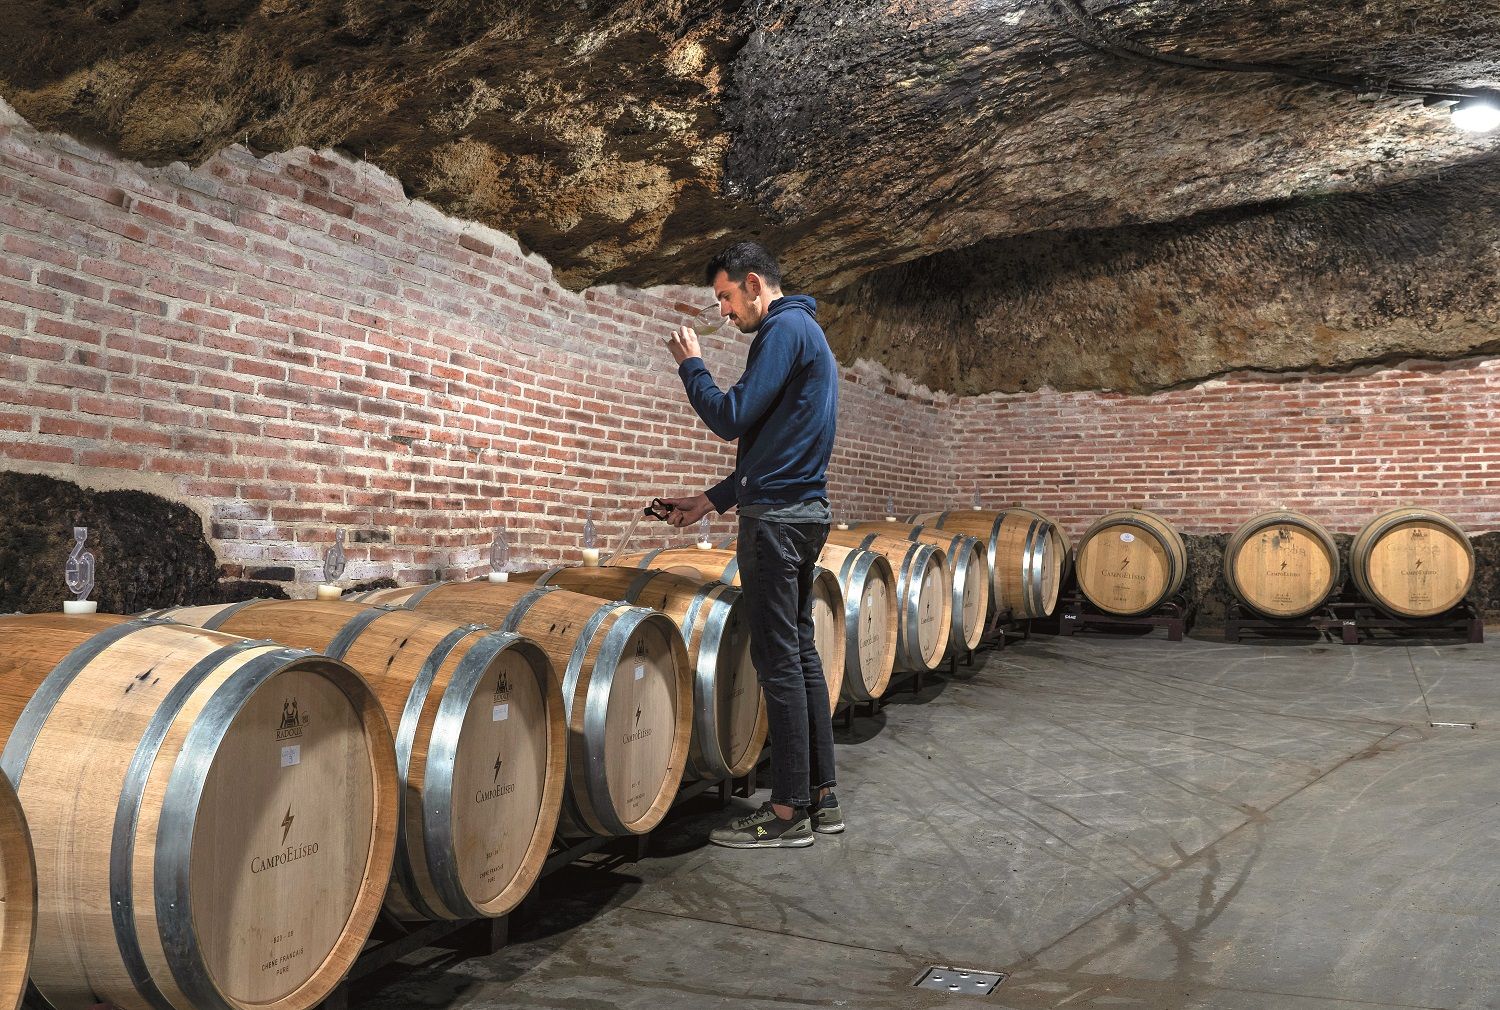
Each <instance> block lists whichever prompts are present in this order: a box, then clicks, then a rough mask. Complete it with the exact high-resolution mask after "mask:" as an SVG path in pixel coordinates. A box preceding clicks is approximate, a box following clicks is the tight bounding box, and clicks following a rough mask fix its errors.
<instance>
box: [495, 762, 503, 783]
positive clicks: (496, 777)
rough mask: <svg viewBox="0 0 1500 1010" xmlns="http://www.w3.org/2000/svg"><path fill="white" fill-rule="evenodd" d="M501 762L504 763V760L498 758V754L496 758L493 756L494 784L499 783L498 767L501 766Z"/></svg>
mask: <svg viewBox="0 0 1500 1010" xmlns="http://www.w3.org/2000/svg"><path fill="white" fill-rule="evenodd" d="M503 764H505V762H504V761H503V760H501V759H500V758H499V757H498V756H497V757H496V758H495V784H496V785H499V783H500V767H501V766H502V765H503Z"/></svg>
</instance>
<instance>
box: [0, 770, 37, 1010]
mask: <svg viewBox="0 0 1500 1010" xmlns="http://www.w3.org/2000/svg"><path fill="white" fill-rule="evenodd" d="M35 939H36V862H35V859H34V858H33V856H32V852H31V829H30V828H29V827H27V825H26V814H25V812H24V811H22V810H21V801H20V800H19V799H17V798H16V791H15V789H14V788H13V787H12V786H11V784H10V779H8V778H6V777H5V776H4V775H0V1007H3V1008H4V1010H19V1008H20V1006H21V1000H22V999H23V998H24V997H25V995H26V969H27V968H28V967H29V966H30V964H31V947H32V944H33V942H34V941H35Z"/></svg>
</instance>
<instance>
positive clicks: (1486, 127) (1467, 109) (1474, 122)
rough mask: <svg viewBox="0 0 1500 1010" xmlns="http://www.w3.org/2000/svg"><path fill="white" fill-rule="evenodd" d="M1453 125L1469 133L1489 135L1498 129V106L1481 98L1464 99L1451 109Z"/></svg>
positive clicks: (1499, 121)
mask: <svg viewBox="0 0 1500 1010" xmlns="http://www.w3.org/2000/svg"><path fill="white" fill-rule="evenodd" d="M1453 125H1454V126H1456V127H1458V128H1459V129H1460V130H1468V131H1469V132H1470V133H1489V132H1490V131H1491V130H1493V129H1495V128H1496V127H1500V106H1497V105H1496V104H1495V103H1494V102H1492V101H1487V100H1485V99H1483V98H1466V99H1464V100H1463V101H1462V102H1459V103H1458V104H1457V105H1455V106H1454V107H1453Z"/></svg>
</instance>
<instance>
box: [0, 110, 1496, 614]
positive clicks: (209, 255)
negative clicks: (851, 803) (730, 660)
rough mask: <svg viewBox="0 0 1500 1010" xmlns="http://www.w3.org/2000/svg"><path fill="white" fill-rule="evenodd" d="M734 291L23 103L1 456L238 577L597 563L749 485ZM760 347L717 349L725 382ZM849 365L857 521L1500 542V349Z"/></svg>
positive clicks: (4, 253) (385, 191) (844, 416)
mask: <svg viewBox="0 0 1500 1010" xmlns="http://www.w3.org/2000/svg"><path fill="white" fill-rule="evenodd" d="M710 300H711V299H710V298H709V296H708V295H707V294H706V293H705V292H704V291H703V290H702V289H686V288H680V289H657V290H653V291H647V292H641V291H632V290H624V289H612V288H611V289H594V290H591V291H588V292H586V293H584V294H575V293H571V292H568V291H566V290H563V289H561V288H560V287H559V286H558V285H557V284H556V283H555V281H554V280H553V278H552V275H551V271H550V270H549V269H548V267H547V265H546V264H545V263H543V262H542V261H540V260H538V259H536V258H535V257H526V256H523V255H522V254H521V252H520V251H519V249H518V248H517V247H516V245H515V243H514V242H513V241H512V240H510V239H509V238H507V237H506V236H504V235H500V234H498V233H495V232H491V231H488V230H486V229H483V228H479V227H477V226H474V225H469V224H465V223H463V222H460V221H456V220H452V219H449V218H445V217H443V216H442V215H440V214H438V213H437V212H435V211H434V210H432V209H431V208H429V207H426V206H424V205H421V204H414V203H411V202H409V201H407V200H406V198H405V197H404V195H403V194H402V192H401V189H400V187H399V186H398V185H397V184H396V183H395V182H394V181H392V180H391V179H389V178H387V177H386V176H384V175H382V174H381V173H380V172H378V171H377V170H374V169H372V168H370V167H369V166H366V165H363V164H359V163H354V162H350V161H347V160H345V159H342V158H339V157H335V156H328V155H318V154H313V153H310V152H307V151H299V152H294V153H292V154H288V155H284V156H277V157H272V158H266V159H256V158H254V157H252V156H251V155H250V154H248V153H247V152H245V151H242V150H232V151H227V152H224V153H223V154H221V155H219V156H217V157H215V158H214V159H213V160H211V161H210V162H209V163H207V164H205V165H203V166H201V167H199V168H197V169H194V170H191V171H189V170H187V169H185V168H183V167H182V166H180V165H179V166H172V167H169V168H166V169H159V170H158V169H143V168H141V167H139V166H135V165H131V164H125V163H122V162H119V161H116V160H114V159H112V158H110V157H108V156H106V155H102V154H100V153H98V152H95V151H92V150H90V149H88V148H85V147H83V146H82V145H80V144H77V143H76V142H73V141H71V140H68V139H66V138H57V137H46V138H43V137H39V136H37V135H36V134H35V133H34V132H32V131H31V130H30V128H29V127H27V126H25V124H23V123H20V122H19V120H17V119H15V118H14V115H13V113H11V112H10V110H9V109H7V108H5V107H4V106H3V105H0V468H9V469H23V470H35V471H43V472H48V473H53V474H56V475H59V476H64V477H68V478H70V479H74V480H79V481H81V482H83V483H90V484H100V483H108V484H110V485H111V486H140V487H143V488H145V489H147V490H156V491H159V492H163V491H164V492H165V493H167V494H169V495H171V496H173V497H176V498H178V499H180V500H183V501H187V502H188V503H190V504H192V505H194V506H195V507H196V508H198V509H199V511H200V512H201V513H202V514H203V515H204V516H205V519H206V521H207V522H208V525H209V528H210V531H211V533H212V537H213V542H214V546H215V548H216V550H217V551H218V552H219V555H220V558H221V560H223V561H224V562H226V564H228V565H230V566H238V567H237V568H236V569H235V571H236V573H238V571H240V570H243V571H244V572H245V573H254V572H255V571H257V570H259V569H264V568H285V567H290V568H292V569H293V570H294V578H295V581H299V582H302V583H309V582H312V581H316V580H317V579H318V577H319V575H320V558H321V555H322V551H323V549H324V548H325V547H326V545H327V544H328V543H329V541H330V538H331V530H332V528H333V527H335V526H342V527H346V528H348V529H349V531H350V539H351V541H352V542H351V544H350V550H349V555H350V566H349V572H348V577H350V578H354V579H365V578H370V577H376V576H381V575H388V574H392V573H394V574H396V575H398V576H399V577H402V578H404V579H406V580H408V581H410V580H417V579H426V578H429V577H431V576H432V573H433V572H434V571H441V572H442V573H443V574H445V575H447V576H458V575H462V574H472V573H477V572H480V571H483V570H485V569H486V568H487V549H488V545H489V540H490V530H491V529H492V528H493V526H494V525H495V523H496V522H497V521H498V520H499V519H501V518H504V519H505V520H506V521H507V522H508V524H509V526H510V528H511V530H512V532H513V539H514V540H515V541H517V542H518V543H517V547H518V549H521V550H527V551H531V552H534V553H536V554H537V555H538V556H539V558H540V559H541V560H544V561H552V560H556V559H558V558H561V557H564V556H569V555H572V553H573V552H574V551H576V548H577V546H578V542H579V536H580V532H581V529H582V525H583V520H584V517H585V516H586V515H587V514H589V512H590V509H591V508H592V509H593V510H594V513H595V515H596V517H597V520H598V522H599V525H600V532H601V533H602V534H604V535H605V538H606V543H609V544H612V543H613V538H614V537H615V536H616V535H617V534H618V533H619V531H620V530H621V529H622V527H623V522H624V520H625V519H626V518H627V513H628V509H630V508H634V507H636V506H637V505H638V503H641V502H643V501H644V500H645V499H647V498H649V497H650V496H651V495H653V494H658V493H669V492H673V491H679V490H680V491H684V492H687V491H693V490H697V489H699V488H701V487H702V486H704V485H705V484H707V483H708V482H710V481H711V480H713V479H716V478H717V477H718V476H719V475H721V474H723V473H725V472H727V470H728V468H729V466H730V465H731V463H730V461H731V459H732V451H731V449H730V447H728V446H726V445H724V444H722V443H719V442H718V441H717V440H716V439H714V438H713V437H712V436H711V435H709V434H708V433H707V432H706V431H705V430H704V429H703V428H702V426H701V425H700V424H699V423H698V422H697V420H696V418H694V417H693V416H692V414H691V412H690V411H689V410H688V408H687V407H686V405H685V402H684V400H683V396H682V392H681V387H680V385H679V384H678V382H677V379H676V376H675V373H674V371H673V369H672V368H671V361H670V357H669V356H668V355H667V354H666V352H665V350H664V349H663V348H662V347H661V345H660V337H661V336H662V335H663V334H664V333H665V332H667V331H668V330H669V329H670V327H671V326H672V325H673V324H675V323H677V322H679V321H681V320H682V319H683V314H684V313H685V312H687V313H691V312H692V311H694V310H696V309H697V308H699V307H701V306H703V305H706V304H707V303H708V301H710ZM743 351H744V341H743V338H741V337H739V336H738V335H737V334H732V332H731V331H724V332H723V333H721V334H720V335H718V336H716V337H713V338H710V339H709V340H708V341H706V348H705V353H706V355H707V358H708V361H709V365H710V367H711V368H713V369H714V370H715V373H716V374H717V375H718V376H719V378H720V381H721V382H722V383H725V384H727V382H729V381H732V379H733V378H735V377H736V376H737V374H738V367H739V364H740V362H741V360H742V358H743ZM845 377H846V381H845V383H844V388H843V409H842V412H841V421H840V440H839V444H838V448H837V451H836V455H835V459H834V465H833V468H832V470H831V474H830V476H831V478H832V481H833V494H834V499H835V507H836V509H837V511H838V512H839V514H841V515H844V516H847V517H850V518H865V517H874V516H878V515H882V514H884V512H885V501H886V498H887V496H888V495H889V496H894V497H895V499H896V503H897V507H898V509H899V510H901V511H916V510H922V509H929V508H939V507H943V506H944V505H947V504H954V505H959V506H963V505H967V504H968V502H969V499H970V497H971V495H972V493H973V491H974V490H975V488H976V486H977V487H978V489H979V490H980V491H981V493H982V494H983V496H984V498H985V500H986V502H987V503H988V504H991V505H995V504H1002V503H1005V502H1009V501H1012V500H1024V501H1027V502H1030V503H1033V504H1036V505H1039V506H1041V507H1044V508H1046V509H1047V510H1049V511H1051V512H1052V513H1054V514H1055V515H1056V517H1057V518H1058V519H1060V520H1062V521H1063V522H1064V523H1065V524H1066V525H1067V526H1068V527H1069V528H1070V530H1072V531H1073V532H1075V533H1077V532H1081V531H1082V529H1083V528H1084V527H1086V526H1087V524H1088V523H1089V522H1090V521H1091V520H1092V519H1093V518H1095V517H1096V516H1098V515H1099V514H1101V513H1102V512H1104V511H1107V510H1108V509H1111V508H1116V507H1121V506H1123V505H1125V504H1127V503H1130V502H1141V503H1143V504H1145V505H1146V506H1148V507H1151V508H1154V509H1157V510H1159V511H1161V512H1162V513H1163V514H1165V515H1166V516H1167V517H1168V518H1170V519H1173V520H1175V521H1177V522H1179V523H1180V524H1181V525H1182V527H1183V528H1184V529H1185V530H1186V531H1188V532H1206V531H1222V530H1229V529H1232V528H1234V527H1235V526H1236V525H1237V524H1238V523H1239V522H1241V521H1242V520H1243V519H1245V518H1247V517H1248V516H1249V515H1250V514H1252V513H1253V512H1255V511H1257V510H1259V509H1261V508H1265V507H1270V506H1272V505H1276V504H1285V505H1287V506H1289V507H1292V508H1299V509H1302V510H1304V511H1306V512H1308V513H1309V514H1312V515H1314V516H1316V517H1318V518H1320V519H1323V520H1324V521H1326V522H1327V523H1328V524H1329V525H1330V526H1331V527H1333V528H1334V529H1336V530H1345V531H1352V530H1354V529H1356V528H1357V527H1358V526H1359V525H1360V524H1361V523H1362V522H1363V521H1364V520H1365V519H1367V518H1368V517H1369V516H1371V515H1373V514H1374V513H1375V512H1376V511H1378V510H1380V509H1383V508H1386V507H1390V506H1393V505H1396V504H1402V503H1407V502H1424V503H1429V504H1431V505H1433V506H1435V507H1437V508H1440V509H1443V510H1445V511H1447V512H1449V513H1450V514H1452V515H1453V516H1454V517H1455V518H1456V519H1458V520H1459V521H1460V522H1461V523H1463V524H1465V525H1466V526H1467V527H1468V528H1469V529H1470V531H1471V532H1482V531H1487V530H1493V529H1497V528H1500V496H1497V494H1496V492H1497V491H1500V411H1497V408H1496V407H1495V406H1494V404H1495V403H1496V393H1497V392H1500V363H1496V362H1479V363H1474V362H1470V363H1462V364H1458V365H1451V366H1429V367H1420V368H1419V367H1414V366H1413V367H1405V368H1401V369H1391V370H1383V371H1377V372H1374V373H1372V374H1369V375H1365V376H1335V377H1321V378H1319V377H1311V378H1290V379H1285V380H1278V381H1266V380H1261V379H1235V380H1232V381H1228V382H1215V383H1209V384H1206V385H1204V386H1200V387H1197V388H1194V389H1189V390H1181V391H1175V392H1171V393H1165V394H1161V395H1158V396H1153V397H1128V396H1119V395H1110V394H1102V395H1101V394H1095V393H1069V394H1054V393H1035V394H1024V395H1015V396H1002V395H991V396H984V397H975V398H969V399H966V400H962V401H955V400H952V399H950V398H947V397H942V396H939V397H936V398H934V397H932V396H930V395H928V394H926V393H925V392H924V391H922V390H916V391H911V390H910V389H909V388H908V386H907V384H906V383H905V381H904V380H902V379H901V378H899V377H895V378H893V377H890V376H887V375H885V374H884V373H882V372H881V371H880V370H879V369H877V368H874V367H871V366H867V365H861V366H857V367H855V368H851V369H848V370H846V375H845ZM732 529H733V526H732V522H731V521H729V520H725V519H719V520H718V521H717V522H716V524H715V535H720V534H727V533H729V532H731V531H732ZM660 531H661V527H654V528H651V529H648V530H647V531H645V535H643V536H641V537H640V538H638V541H637V542H638V543H639V544H640V545H642V546H646V545H650V544H654V543H660V542H662V541H661V540H660V539H651V538H652V537H653V536H655V537H659V536H660ZM303 591H304V592H306V591H307V589H306V587H304V588H303Z"/></svg>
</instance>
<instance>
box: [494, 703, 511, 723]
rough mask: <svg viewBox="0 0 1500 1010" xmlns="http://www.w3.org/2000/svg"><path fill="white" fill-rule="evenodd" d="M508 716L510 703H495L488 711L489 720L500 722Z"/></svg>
mask: <svg viewBox="0 0 1500 1010" xmlns="http://www.w3.org/2000/svg"><path fill="white" fill-rule="evenodd" d="M509 718H510V703H509V702H507V703H506V704H504V705H496V706H495V707H494V709H493V710H492V711H491V712H490V722H500V721H502V720H505V719H509Z"/></svg>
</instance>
